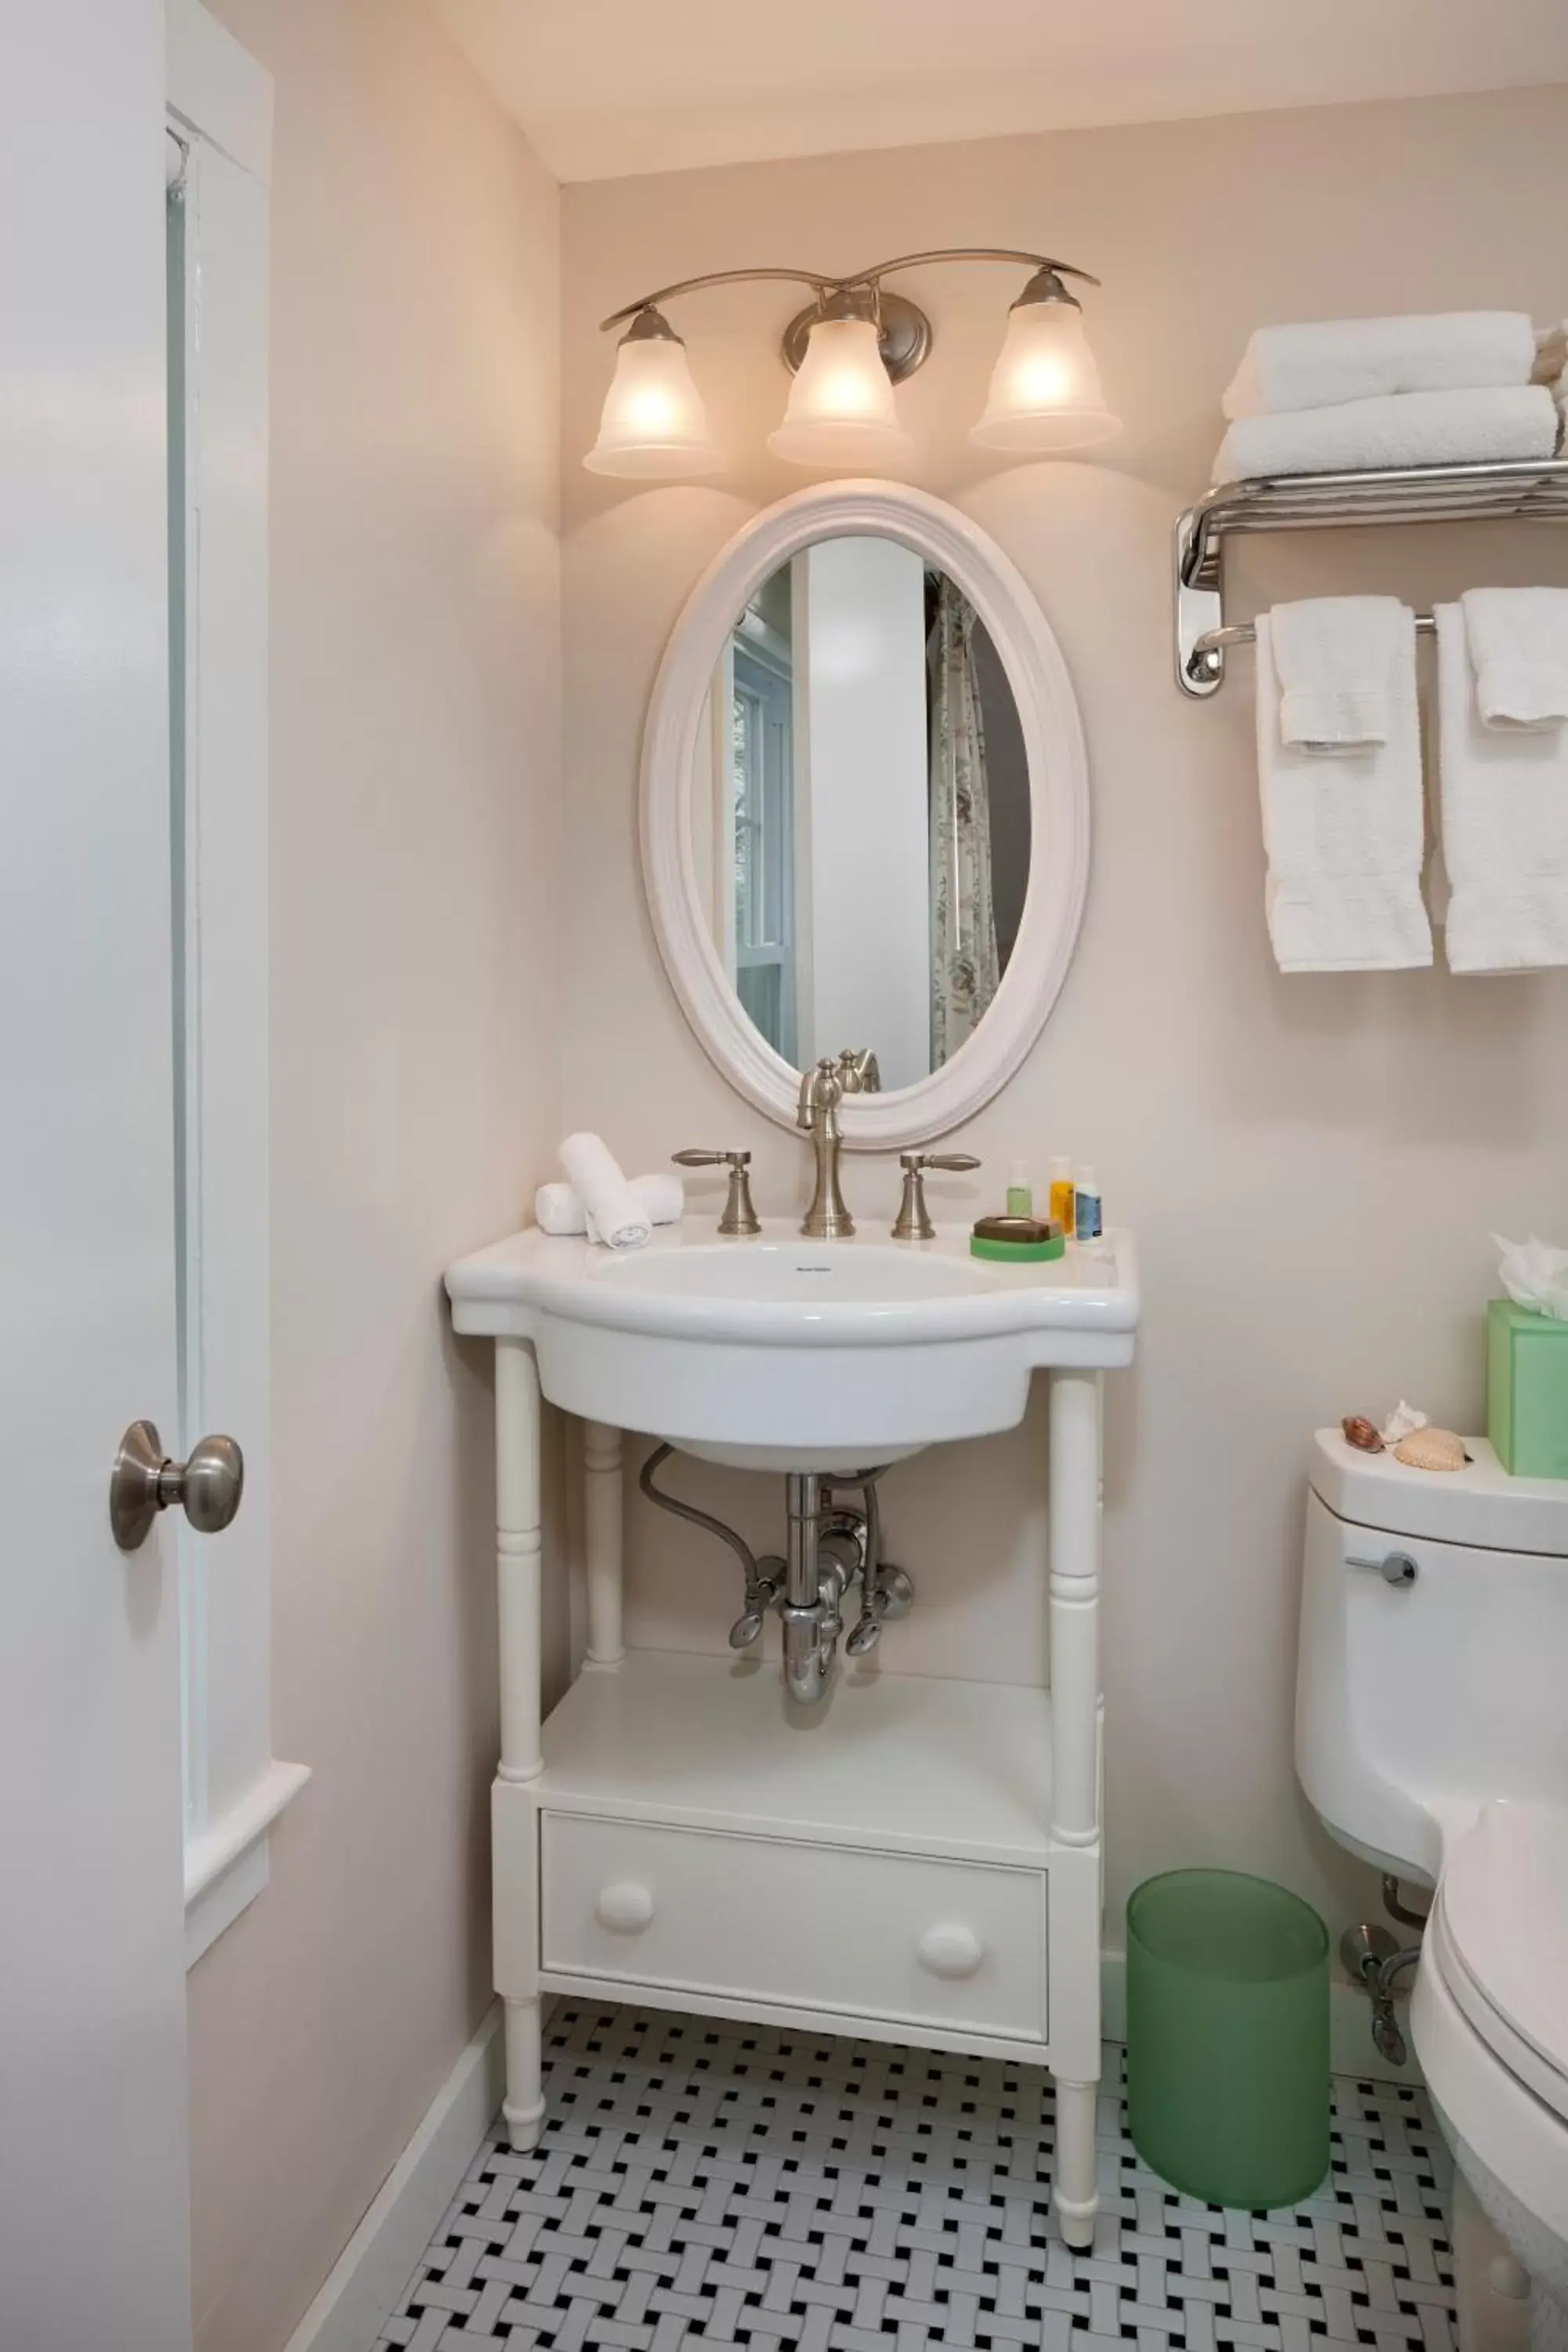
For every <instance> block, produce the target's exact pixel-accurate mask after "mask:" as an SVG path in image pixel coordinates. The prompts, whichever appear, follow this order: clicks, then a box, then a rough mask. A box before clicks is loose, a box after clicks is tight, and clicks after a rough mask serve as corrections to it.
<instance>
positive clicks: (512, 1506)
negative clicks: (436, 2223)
mask: <svg viewBox="0 0 1568 2352" xmlns="http://www.w3.org/2000/svg"><path fill="white" fill-rule="evenodd" d="M541 1519H542V1504H541V1478H540V1407H539V1368H538V1366H537V1364H536V1363H535V1362H534V1359H533V1350H532V1349H531V1347H530V1346H529V1345H528V1343H527V1342H526V1341H525V1340H522V1339H498V1340H497V1341H496V1573H497V1578H498V1580H499V1588H500V1590H499V1601H500V1767H499V1769H498V1770H497V1774H496V1784H495V1790H494V1795H493V1799H492V1803H491V1823H492V1843H493V1847H494V1879H495V1955H496V1990H498V1992H500V1994H501V1996H502V1998H503V2000H505V2003H506V2098H505V2100H504V2102H503V2104H502V2107H501V2113H502V2115H503V2116H505V2118H506V2125H507V2130H508V2133H509V2134H510V2139H511V2144H512V2146H513V2147H514V2148H518V2149H525V2148H531V2147H534V2146H535V2145H536V2144H537V2142H538V2139H539V2135H540V2132H541V2130H542V2128H543V2124H544V2093H543V2082H542V2063H541V2047H540V2011H539V1999H540V1996H539V1930H538V1919H539V1840H538V1834H537V1827H536V1822H535V1811H534V1803H533V1797H532V1792H531V1790H530V1788H529V1786H528V1784H529V1782H531V1780H536V1779H537V1778H538V1776H539V1773H540V1772H541V1771H542V1769H543V1762H542V1757H541V1754H540V1743H539V1731H540V1690H539V1669H540V1565H541V1551H542V1527H541Z"/></svg>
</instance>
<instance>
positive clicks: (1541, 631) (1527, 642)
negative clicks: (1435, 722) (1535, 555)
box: [1459, 588, 1568, 732]
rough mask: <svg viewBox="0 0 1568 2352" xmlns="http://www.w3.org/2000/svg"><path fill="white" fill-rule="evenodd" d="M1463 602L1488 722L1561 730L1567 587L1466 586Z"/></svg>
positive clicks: (1566, 698) (1566, 673)
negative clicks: (1558, 728)
mask: <svg viewBox="0 0 1568 2352" xmlns="http://www.w3.org/2000/svg"><path fill="white" fill-rule="evenodd" d="M1459 602H1460V604H1463V606H1464V608H1465V629H1466V632H1467V634H1468V637H1469V641H1470V659H1471V661H1472V662H1473V663H1474V665H1475V671H1476V706H1477V709H1479V712H1480V714H1481V719H1482V720H1483V722H1484V724H1485V725H1487V726H1488V727H1498V728H1502V729H1504V730H1514V731H1515V732H1517V731H1518V730H1521V729H1524V730H1531V731H1533V730H1540V729H1542V728H1546V727H1560V726H1561V725H1562V724H1563V720H1564V719H1568V588H1467V589H1466V591H1465V593H1464V594H1463V595H1462V596H1461V597H1460V599H1459Z"/></svg>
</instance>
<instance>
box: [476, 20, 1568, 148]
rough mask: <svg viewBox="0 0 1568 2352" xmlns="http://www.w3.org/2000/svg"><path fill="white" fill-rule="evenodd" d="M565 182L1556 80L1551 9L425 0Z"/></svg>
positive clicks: (1564, 57) (1566, 53)
mask: <svg viewBox="0 0 1568 2352" xmlns="http://www.w3.org/2000/svg"><path fill="white" fill-rule="evenodd" d="M434 5H435V7H436V9H437V13H438V14H439V15H440V16H442V17H444V18H445V20H446V22H447V25H448V26H450V28H451V30H452V32H453V33H454V34H455V36H456V37H457V38H458V41H459V42H460V43H461V45H462V47H464V48H465V49H466V50H467V51H468V55H469V56H470V57H471V58H472V59H473V60H474V63H475V64H476V65H477V66H478V67H479V70H480V72H481V73H482V74H483V75H484V76H485V78H486V79H487V80H488V81H489V84H490V86H491V87H492V89H494V90H495V91H496V93H497V95H498V96H499V97H500V99H501V100H502V101H503V103H504V104H505V105H506V106H507V107H508V109H509V110H510V112H511V113H512V114H514V115H515V116H516V118H517V120H518V121H519V122H520V123H521V125H522V128H523V129H524V131H526V132H527V133H528V136H529V139H530V141H531V143H532V145H533V147H534V149H535V152H537V153H538V154H539V155H540V157H541V158H542V161H543V162H544V163H545V164H546V166H547V167H548V169H549V170H551V171H552V172H553V173H555V175H556V177H557V178H559V179H562V180H602V179H616V178H620V177H623V176H624V175H625V174H626V173H633V172H674V171H681V170H685V169H687V168H689V167H690V166H692V165H696V164H705V163H742V162H756V161H761V160H763V159H764V158H767V157H775V156H783V155H820V154H827V153H832V152H837V151H840V150H843V149H849V148H857V147H899V146H909V145H914V144H918V143H920V142H924V141H928V140H952V139H980V138H987V137H994V136H995V135H997V134H998V133H1004V132H1007V131H1047V130H1058V129H1063V128H1067V127H1069V126H1074V125H1085V124H1090V123H1109V122H1148V121H1162V120H1171V119H1173V118H1176V117H1180V116H1192V115H1204V114H1235V113H1243V112H1250V111H1252V110H1257V109H1261V108H1269V107H1279V106H1320V105H1325V104H1331V103H1333V102H1335V101H1341V100H1356V99H1372V98H1405V97H1417V96H1419V97H1433V96H1436V95H1438V94H1441V93H1443V92H1447V91H1455V90H1475V89H1512V88H1515V87H1518V86H1520V85H1522V84H1528V83H1531V82H1550V81H1568V6H1565V5H1563V0H1114V5H1106V0H1100V5H1094V0H788V5H779V0H774V5H772V6H768V7H758V6H755V5H751V6H748V5H745V0H434Z"/></svg>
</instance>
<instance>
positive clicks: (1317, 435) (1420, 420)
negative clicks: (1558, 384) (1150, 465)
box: [1215, 383, 1561, 482]
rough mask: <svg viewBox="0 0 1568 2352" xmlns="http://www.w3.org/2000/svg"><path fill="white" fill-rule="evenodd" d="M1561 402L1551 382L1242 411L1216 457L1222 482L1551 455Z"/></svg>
mask: <svg viewBox="0 0 1568 2352" xmlns="http://www.w3.org/2000/svg"><path fill="white" fill-rule="evenodd" d="M1560 421H1561V420H1560V418H1559V415H1558V409H1557V404H1556V402H1555V401H1554V400H1553V399H1552V394H1551V393H1550V392H1548V390H1547V389H1546V386H1545V385H1544V384H1542V383H1518V384H1510V385H1504V386H1500V387H1494V388H1493V389H1492V390H1490V391H1485V392H1402V393H1392V394H1389V395H1388V396H1387V398H1385V399H1381V400H1347V401H1344V402H1342V403H1341V404H1340V405H1339V406H1338V407H1336V408H1304V409H1300V410H1298V411H1296V412H1294V413H1292V414H1291V415H1289V416H1243V417H1240V418H1238V419H1237V422H1236V423H1235V424H1234V425H1232V426H1231V428H1230V430H1229V432H1228V433H1227V434H1226V436H1225V439H1224V440H1223V441H1222V442H1221V444H1220V450H1219V455H1218V457H1216V458H1215V481H1216V482H1240V481H1245V480H1247V478H1249V477H1251V476H1253V475H1255V474H1342V473H1347V472H1353V471H1356V470H1358V469H1360V468H1362V467H1375V466H1462V465H1467V464H1474V463H1478V462H1479V461H1480V460H1482V459H1484V458H1489V457H1495V458H1506V457H1551V455H1552V451H1553V449H1555V447H1556V446H1557V432H1558V425H1559V423H1560Z"/></svg>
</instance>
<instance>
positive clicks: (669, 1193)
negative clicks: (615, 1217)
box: [533, 1174, 686, 1234]
mask: <svg viewBox="0 0 1568 2352" xmlns="http://www.w3.org/2000/svg"><path fill="white" fill-rule="evenodd" d="M631 1189H632V1191H633V1192H635V1193H636V1194H637V1199H638V1200H639V1201H640V1202H641V1203H642V1206H643V1209H644V1212H645V1213H646V1214H647V1219H648V1222H649V1223H650V1224H655V1225H675V1224H679V1222H680V1220H681V1218H682V1217H683V1216H684V1215H685V1213H686V1187H685V1185H684V1184H683V1183H682V1182H681V1181H680V1179H679V1176H666V1175H662V1174H661V1175H656V1176H634V1177H633V1178H632V1179H631ZM533 1221H534V1223H535V1224H536V1225H537V1226H538V1227H539V1230H540V1232H541V1233H542V1234H585V1233H586V1232H587V1230H588V1212H587V1211H586V1209H584V1206H583V1203H582V1202H581V1201H580V1200H579V1199H578V1198H577V1195H576V1193H575V1192H574V1191H573V1189H572V1187H571V1185H570V1184H542V1185H541V1186H540V1188H539V1190H538V1192H536V1193H535V1194H534V1196H533Z"/></svg>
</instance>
